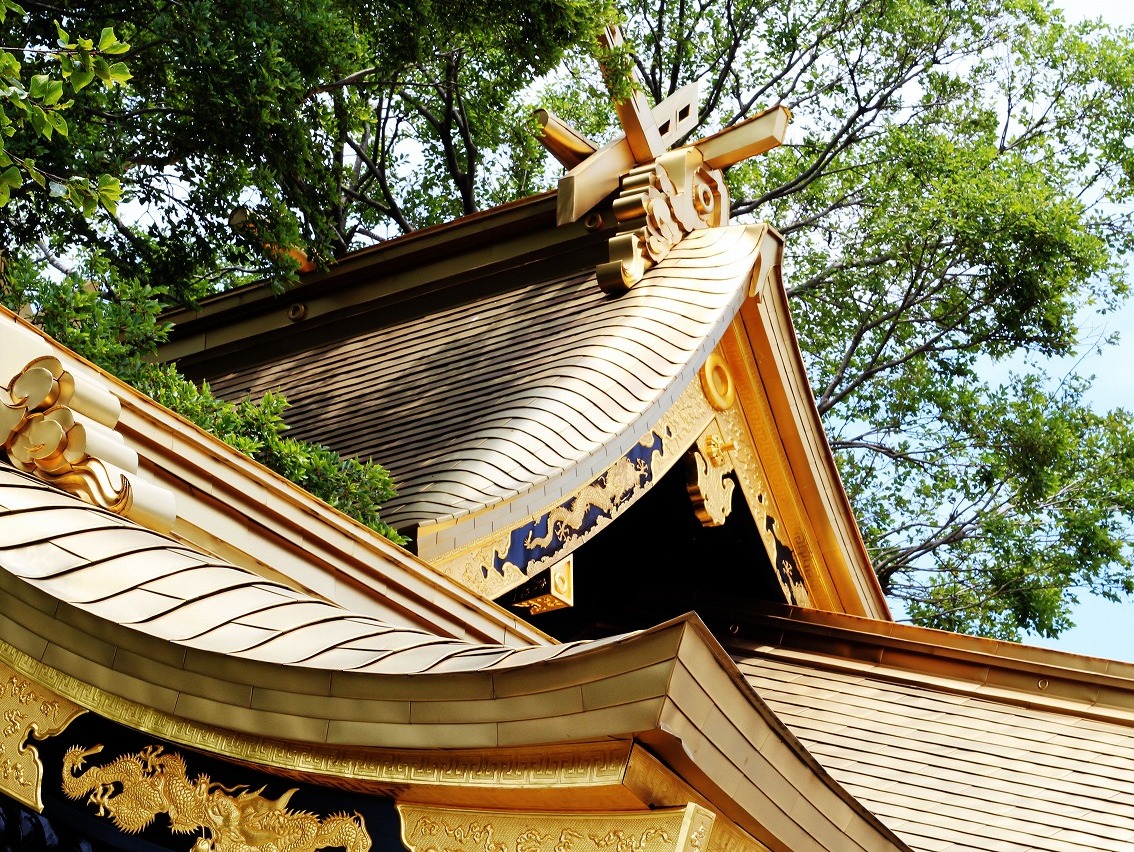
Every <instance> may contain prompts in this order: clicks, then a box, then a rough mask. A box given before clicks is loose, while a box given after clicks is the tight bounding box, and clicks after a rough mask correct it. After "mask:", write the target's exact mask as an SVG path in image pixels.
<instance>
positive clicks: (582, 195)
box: [536, 27, 791, 293]
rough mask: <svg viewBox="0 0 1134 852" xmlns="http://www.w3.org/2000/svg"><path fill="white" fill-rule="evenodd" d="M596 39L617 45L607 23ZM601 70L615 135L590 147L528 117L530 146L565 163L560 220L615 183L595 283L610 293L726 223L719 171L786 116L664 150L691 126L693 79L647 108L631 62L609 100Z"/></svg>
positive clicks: (777, 111)
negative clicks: (608, 234) (690, 237)
mask: <svg viewBox="0 0 1134 852" xmlns="http://www.w3.org/2000/svg"><path fill="white" fill-rule="evenodd" d="M602 41H603V44H604V46H605V47H606V48H607V49H608V50H617V49H618V48H620V47H622V46H623V44H624V41H623V38H622V33H621V31H620V30H619V28H618V27H607V29H606V33H605V35H604V36H603V39H602ZM603 70H604V74H603V76H604V79H605V80H606V83H607V87H608V89H609V90H610V91H611V94H612V96H614V98H615V104H614V107H615V111H616V112H617V114H618V120H619V122H620V123H621V125H622V129H623V133H622V135H620V136H618V137H617V138H615V139H614V140H613V141H612V142H610V143H609V144H608V145H606V146H605V147H603V148H601V149H600V148H598V146H596V145H595V144H594V143H593V142H591V141H590V140H588V139H586V138H585V137H584V136H582V135H580V134H579V133H577V132H575V131H574V130H573V129H572V128H571V127H569V126H568V125H567V124H565V123H564V122H563V121H561V120H560V119H558V118H557V117H556V116H555V115H553V114H552V113H550V112H549V111H547V110H538V111H537V113H536V118H537V120H538V121H539V123H540V126H541V135H540V142H541V143H542V144H543V146H544V147H545V148H547V150H548V151H550V152H551V154H552V156H554V157H555V158H556V159H557V160H559V162H560V163H562V164H563V165H564V166H565V167H566V168H567V169H569V171H568V172H567V174H565V175H564V176H563V177H562V178H560V180H559V193H558V209H557V213H556V215H557V220H558V223H559V224H560V225H566V224H569V223H571V222H576V221H578V220H579V219H580V218H582V217H583V216H585V215H586V214H587V213H589V212H590V211H591V210H592V209H593V208H594V207H595V206H596V205H597V204H599V202H601V201H602V200H603V199H604V198H606V197H607V196H608V195H610V194H611V193H612V192H614V191H615V190H617V189H619V188H621V193H620V194H619V197H618V198H617V199H616V200H615V202H614V217H615V220H616V222H617V223H618V225H619V233H618V234H617V235H616V236H615V237H613V238H611V240H610V261H609V262H607V263H604V264H600V265H599V267H598V270H597V276H598V282H599V286H600V287H602V289H603V290H605V291H607V292H611V293H619V292H624V291H626V290H628V289H630V288H631V287H633V286H634V284H636V283H637V282H638V281H640V280H641V278H642V276H643V275H645V274H646V272H647V271H649V270H650V269H651V268H652V267H653V266H654V265H656V264H657V263H659V262H660V261H661V260H662V259H663V258H664V257H665V256H666V255H667V254H668V253H669V251H670V249H672V248H673V246H674V245H676V244H677V243H678V242H680V241H681V240H682V239H683V238H684V237H685V236H686V235H687V234H689V233H691V232H692V231H696V230H700V229H702V228H715V227H718V226H721V225H727V224H728V221H729V198H728V189H727V187H726V186H725V181H724V174H723V169H726V168H728V167H729V166H731V165H735V164H736V163H739V162H741V161H743V160H746V159H748V158H749V157H754V156H756V155H757V154H763V153H764V152H766V151H770V150H771V149H773V148H775V147H777V146H778V145H779V144H780V143H782V142H783V139H784V135H785V133H786V132H787V125H788V121H789V120H790V119H791V113H790V111H789V110H788V109H787V107H784V106H776V107H773V108H771V109H769V110H767V111H765V112H763V113H761V114H760V115H757V116H754V117H752V118H750V119H748V120H746V121H743V122H740V123H739V124H735V125H733V126H732V127H728V128H725V129H724V130H722V131H720V132H719V133H716V134H714V135H712V136H709V137H707V138H705V139H701V140H699V141H697V142H693V143H691V144H689V145H685V146H683V147H681V148H678V149H676V150H674V151H669V150H668V149H669V146H670V145H672V144H673V143H674V142H675V141H677V140H678V139H680V138H681V137H682V136H683V135H685V134H686V133H687V132H689V130H691V129H692V128H693V127H695V126H696V124H697V119H698V112H697V100H698V92H699V90H698V86H697V83H695V82H694V83H690V84H689V85H687V86H684V87H683V88H681V89H679V90H678V91H676V92H674V93H673V94H672V95H670V96H669V97H668V98H666V99H665V100H664V101H662V102H661V103H660V104H658V105H657V106H654V107H650V105H649V102H648V100H647V99H646V95H645V93H644V92H643V91H642V84H641V80H640V79H639V78H638V75H637V73H636V72H635V71H634V70H633V68H631V70H630V81H629V82H630V89H631V92H630V95H629V96H627V97H619V96H618V90H619V89H620V88H621V86H620V85H619V82H620V81H619V80H617V79H616V78H615V77H614V73H613V72H612V71H611V69H610V68H609V67H604V69H603Z"/></svg>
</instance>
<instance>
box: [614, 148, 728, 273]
mask: <svg viewBox="0 0 1134 852" xmlns="http://www.w3.org/2000/svg"><path fill="white" fill-rule="evenodd" d="M728 207H729V198H728V189H727V188H726V186H725V182H724V175H723V174H722V173H721V171H720V170H719V169H711V168H709V167H708V166H706V165H705V161H704V157H703V156H702V155H701V152H700V151H698V150H697V149H696V148H681V149H678V150H677V151H671V152H669V153H666V154H663V155H662V156H660V157H658V158H657V160H655V161H654V162H651V163H648V164H646V165H642V166H638V167H637V168H635V169H632V170H631V171H630V172H629V173H628V174H627V175H625V176H624V177H623V178H622V183H621V189H620V192H619V196H618V198H616V199H615V201H614V218H615V220H616V221H617V222H618V224H619V228H620V229H619V233H618V234H617V235H615V236H614V237H611V239H610V249H609V250H610V261H609V262H608V263H603V264H599V266H598V268H597V270H596V274H597V277H598V284H599V287H601V288H602V289H603V290H604V291H606V292H608V293H621V292H624V291H626V290H629V289H630V288H631V287H633V286H634V285H635V284H637V283H638V282H639V281H641V280H642V276H644V275H645V274H646V273H647V272H648V271H649V270H650V269H651V268H653V267H654V266H655V265H657V264H658V263H660V262H661V261H662V260H663V259H664V258H665V256H666V255H668V254H669V252H670V250H671V249H672V248H673V247H674V246H675V245H677V244H678V243H679V242H681V240H682V239H684V238H685V236H686V235H688V234H690V233H692V232H693V231H697V230H701V229H703V228H713V227H717V226H718V225H725V224H728Z"/></svg>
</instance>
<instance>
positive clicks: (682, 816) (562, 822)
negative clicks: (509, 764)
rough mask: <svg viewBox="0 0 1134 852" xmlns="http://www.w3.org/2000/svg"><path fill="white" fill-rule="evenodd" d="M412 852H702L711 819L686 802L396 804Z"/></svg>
mask: <svg viewBox="0 0 1134 852" xmlns="http://www.w3.org/2000/svg"><path fill="white" fill-rule="evenodd" d="M398 812H399V814H400V815H401V820H402V842H403V843H405V845H406V847H407V848H408V849H410V850H411V851H412V852H705V850H706V849H708V845H709V844H708V839H709V836H710V835H711V834H712V830H713V823H714V821H715V820H716V815H715V814H714V813H713V812H712V811H710V810H707V809H705V808H703V807H701V806H699V805H695V804H693V803H690V804H688V805H686V806H685V807H684V808H662V809H658V810H654V811H650V812H647V813H625V812H622V813H606V814H581V813H544V814H540V813H525V812H522V811H477V810H463V809H450V808H440V807H430V806H424V805H411V804H405V803H403V804H399V805H398Z"/></svg>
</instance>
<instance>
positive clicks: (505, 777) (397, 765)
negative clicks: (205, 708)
mask: <svg viewBox="0 0 1134 852" xmlns="http://www.w3.org/2000/svg"><path fill="white" fill-rule="evenodd" d="M0 663H3V664H5V665H7V666H9V667H10V668H11V669H12V670H13V671H14V672H15V673H16V674H18V675H20V676H21V677H24V678H26V679H28V680H30V681H33V682H34V683H36V684H37V685H39V686H40V687H42V688H44V689H46V690H49V691H51V692H54V693H56V694H58V695H59V696H60V698H63V699H66V700H67V701H69V702H73V703H74V704H75V705H77V706H78V707H79V708H82V709H83V710H90V711H91V712H93V713H95V714H97V715H99V716H101V717H103V718H106V719H109V720H110V721H112V722H117V723H118V724H121V725H124V726H126V727H128V728H131V729H133V730H135V731H139V732H142V733H145V734H149V735H151V736H154V737H158V738H160V739H163V740H165V741H167V742H170V743H174V744H176V745H179V746H184V747H186V748H192V749H195V750H196V751H200V752H206V753H209V754H214V755H217V756H219V757H223V758H225V759H227V760H229V761H231V762H234V763H242V764H246V765H250V766H254V767H256V768H259V769H261V770H265V771H275V772H276V774H279V773H280V772H283V773H288V774H291V775H296V774H298V775H299V776H302V777H308V778H312V779H314V778H319V779H325V780H326V781H327V782H332V781H345V782H348V783H350V784H351V785H352V788H353V789H360V788H370V787H378V786H386V787H389V786H414V785H422V786H440V787H449V786H465V787H469V786H473V787H505V788H518V789H525V788H537V789H538V788H545V787H564V786H567V787H593V786H602V785H611V784H621V783H622V780H623V778H624V777H625V772H626V766H627V763H628V760H629V752H630V748H631V742H630V741H629V740H626V741H622V740H613V741H610V742H602V743H584V744H579V745H571V746H566V745H565V746H560V747H551V748H548V747H541V748H538V749H537V748H508V747H503V748H498V749H479V750H475V751H474V750H468V751H465V750H461V751H440V752H439V751H431V752H428V753H423V752H421V751H415V750H413V749H404V750H395V749H389V750H386V749H382V750H378V749H365V750H363V749H358V748H337V747H334V746H319V745H317V744H313V743H292V742H287V741H283V740H273V739H269V738H266V737H253V736H248V735H246V734H240V733H236V732H232V731H226V730H223V729H219V728H212V727H209V726H207V725H202V724H200V723H197V722H192V721H189V720H186V719H180V718H177V717H176V716H173V715H171V714H168V713H165V712H163V711H160V710H156V709H154V708H152V707H146V706H145V705H143V704H138V703H137V702H133V701H130V700H129V699H125V698H121V697H119V696H116V695H111V694H109V693H106V692H104V691H103V690H101V689H99V688H98V687H95V686H91V685H90V684H87V683H84V682H83V681H81V680H79V679H78V678H75V677H73V676H71V675H68V674H65V673H63V672H60V671H59V670H57V669H54V668H52V667H50V666H48V665H46V664H45V663H42V662H40V661H38V660H36V659H34V658H32V657H30V656H28V655H27V654H25V653H24V652H22V651H20V650H19V649H18V648H15V647H13V646H12V645H9V644H8V643H7V642H4V641H3V640H0ZM336 786H342V785H340V784H336Z"/></svg>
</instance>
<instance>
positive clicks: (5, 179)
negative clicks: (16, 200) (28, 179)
mask: <svg viewBox="0 0 1134 852" xmlns="http://www.w3.org/2000/svg"><path fill="white" fill-rule="evenodd" d="M23 182H24V176H23V173H22V172H21V171H20V169H19V167H17V166H8V168H7V169H5V170H4V173H3V174H0V183H2V184H4V185H5V186H8V187H11V188H12V189H19V188H20V186H21V185H23Z"/></svg>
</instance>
